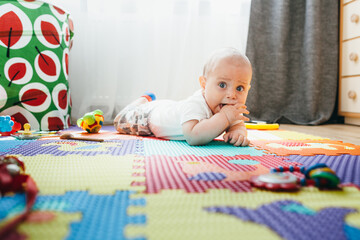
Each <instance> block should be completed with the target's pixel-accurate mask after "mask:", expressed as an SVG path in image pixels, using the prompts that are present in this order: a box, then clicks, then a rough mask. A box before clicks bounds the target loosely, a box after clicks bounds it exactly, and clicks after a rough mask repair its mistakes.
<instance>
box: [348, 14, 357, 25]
mask: <svg viewBox="0 0 360 240" xmlns="http://www.w3.org/2000/svg"><path fill="white" fill-rule="evenodd" d="M350 20H351V22H353V23H358V22H359V15H357V14H355V13H354V14H353V15H351V18H350Z"/></svg>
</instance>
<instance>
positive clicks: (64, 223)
mask: <svg viewBox="0 0 360 240" xmlns="http://www.w3.org/2000/svg"><path fill="white" fill-rule="evenodd" d="M52 213H53V214H55V218H54V219H53V220H51V221H48V222H39V223H36V222H26V221H25V222H24V223H22V224H21V225H20V226H19V227H18V228H17V230H18V232H19V233H21V234H25V235H26V236H27V238H26V239H29V240H31V239H33V240H48V239H53V240H57V239H59V240H61V239H66V237H67V236H68V234H69V229H70V224H71V223H73V222H78V221H80V220H81V213H65V212H52Z"/></svg>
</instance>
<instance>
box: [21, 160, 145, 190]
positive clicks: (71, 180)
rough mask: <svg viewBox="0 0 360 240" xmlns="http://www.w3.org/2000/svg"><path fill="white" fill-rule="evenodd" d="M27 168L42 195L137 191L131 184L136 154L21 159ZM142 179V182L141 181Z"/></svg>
mask: <svg viewBox="0 0 360 240" xmlns="http://www.w3.org/2000/svg"><path fill="white" fill-rule="evenodd" d="M18 157H20V158H21V159H22V160H23V161H24V163H25V166H26V173H28V174H30V175H31V176H32V177H33V178H34V180H35V182H36V183H37V186H38V188H39V190H40V193H41V194H42V195H49V194H59V195H60V194H64V193H65V192H66V191H89V192H90V193H92V194H114V193H115V191H116V190H136V187H131V182H132V181H134V180H137V179H136V178H134V177H132V173H133V162H134V161H135V160H136V159H137V158H139V157H140V158H141V157H142V156H137V155H134V154H129V155H124V156H111V155H96V156H82V155H67V156H53V155H47V154H44V155H36V156H18ZM141 180H143V179H140V180H138V181H141Z"/></svg>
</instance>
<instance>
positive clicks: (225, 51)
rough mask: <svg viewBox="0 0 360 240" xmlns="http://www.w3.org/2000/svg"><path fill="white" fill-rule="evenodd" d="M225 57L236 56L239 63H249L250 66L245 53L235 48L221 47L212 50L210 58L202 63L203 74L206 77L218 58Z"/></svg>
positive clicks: (214, 66)
mask: <svg viewBox="0 0 360 240" xmlns="http://www.w3.org/2000/svg"><path fill="white" fill-rule="evenodd" d="M225 58H236V59H237V60H238V61H240V63H241V64H244V65H249V66H250V67H251V63H250V60H249V59H248V57H247V56H246V55H245V54H242V53H241V52H240V51H239V50H237V49H236V48H221V49H218V50H216V51H215V52H213V53H212V54H211V56H210V58H209V59H208V60H207V62H206V63H205V65H204V70H203V76H204V77H207V76H208V74H209V73H210V72H212V71H213V70H214V69H215V68H216V66H217V65H218V63H219V62H220V60H222V59H225Z"/></svg>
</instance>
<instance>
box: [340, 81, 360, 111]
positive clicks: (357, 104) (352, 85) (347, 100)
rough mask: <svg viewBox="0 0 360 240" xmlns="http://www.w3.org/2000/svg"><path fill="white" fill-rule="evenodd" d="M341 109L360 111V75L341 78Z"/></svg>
mask: <svg viewBox="0 0 360 240" xmlns="http://www.w3.org/2000/svg"><path fill="white" fill-rule="evenodd" d="M340 111H341V112H352V113H360V77H350V78H343V79H341V92H340Z"/></svg>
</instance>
